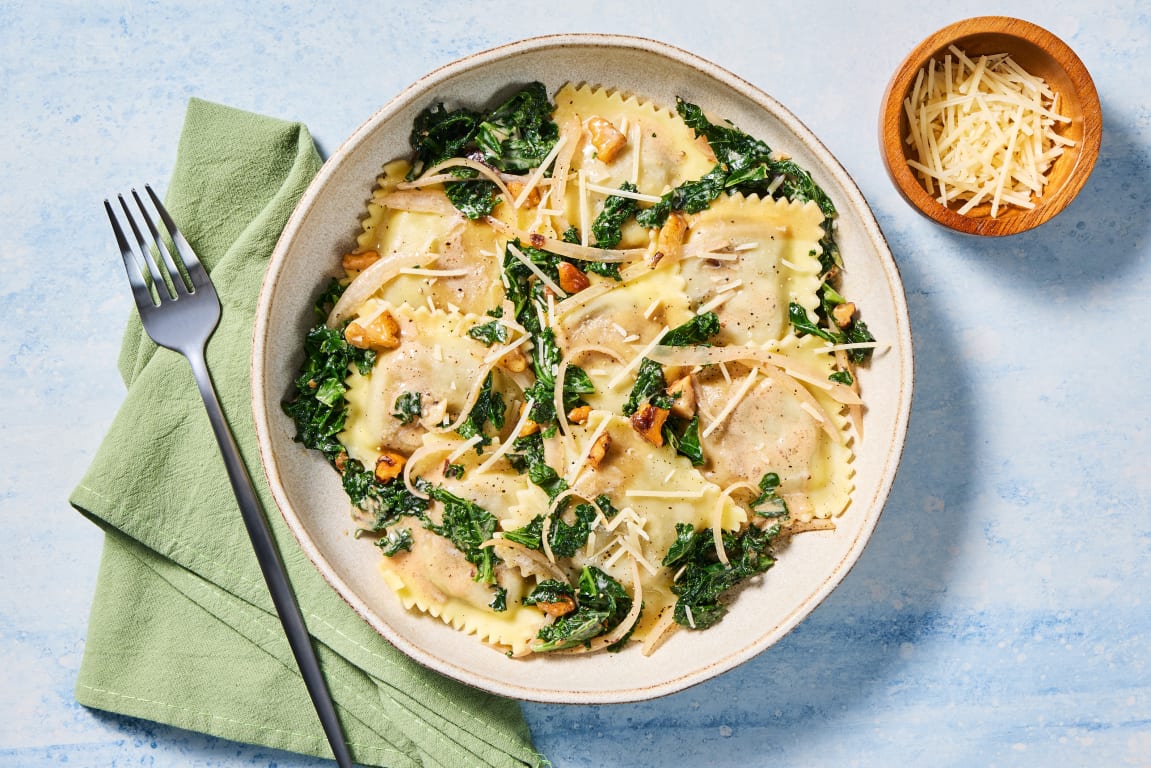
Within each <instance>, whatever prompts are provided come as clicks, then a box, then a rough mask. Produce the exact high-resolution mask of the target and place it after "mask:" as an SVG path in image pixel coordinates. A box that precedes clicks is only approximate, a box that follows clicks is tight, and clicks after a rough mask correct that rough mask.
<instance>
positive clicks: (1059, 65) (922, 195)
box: [879, 16, 1103, 236]
mask: <svg viewBox="0 0 1151 768" xmlns="http://www.w3.org/2000/svg"><path fill="white" fill-rule="evenodd" d="M879 128H880V145H881V148H882V150H883V151H882V159H883V162H884V165H885V166H886V168H887V172H888V174H889V175H890V176H891V179H892V181H893V182H894V183H895V186H896V188H897V189H898V190H899V192H900V193H901V194H902V195H903V197H904V198H905V199H906V200H907V202H908V203H910V204H911V205H912V206H913V207H914V208H916V209H917V210H918V211H919V212H920V213H922V214H923V215H924V216H927V217H928V218H930V219H933V220H934V221H936V222H938V223H940V224H943V225H944V226H947V227H949V228H951V229H954V230H956V231H959V232H964V233H967V234H975V235H992V236H999V235H1013V234H1018V233H1020V232H1024V231H1027V230H1029V229H1032V228H1034V227H1037V226H1039V225H1040V224H1042V223H1044V222H1046V221H1048V220H1049V219H1051V218H1052V217H1053V216H1055V215H1056V214H1058V213H1059V212H1060V211H1062V210H1063V209H1064V208H1066V207H1067V205H1069V204H1070V202H1071V201H1072V200H1073V199H1074V198H1075V196H1076V195H1077V194H1078V193H1079V191H1080V190H1081V189H1082V188H1083V185H1084V184H1085V183H1086V181H1087V177H1088V176H1089V175H1090V173H1091V169H1092V168H1093V166H1094V164H1095V160H1096V158H1097V157H1098V154H1099V146H1100V143H1101V136H1102V130H1103V119H1102V110H1101V109H1100V105H1099V95H1098V93H1097V92H1096V90H1095V84H1094V82H1093V81H1092V80H1091V75H1090V74H1089V73H1088V72H1087V69H1086V67H1085V66H1084V65H1083V62H1082V61H1080V60H1079V57H1078V56H1076V55H1075V52H1074V51H1072V50H1071V49H1070V48H1069V47H1068V46H1067V44H1066V43H1064V42H1063V41H1062V40H1060V39H1059V38H1057V37H1056V36H1055V35H1053V34H1051V33H1050V32H1048V31H1047V30H1045V29H1043V28H1041V27H1038V26H1036V25H1034V24H1031V23H1029V22H1026V21H1022V20H1020V19H1013V18H1009V17H1006V16H983V17H977V18H972V19H965V20H963V21H959V22H956V23H955V24H952V25H950V26H947V27H944V28H943V29H941V30H939V31H938V32H936V33H934V34H932V35H930V36H928V37H927V38H926V39H925V40H924V41H923V42H921V43H920V44H919V45H918V46H917V47H916V48H915V49H913V50H912V51H911V53H909V54H908V56H907V57H906V58H905V59H904V61H903V63H902V64H901V65H900V66H899V68H898V69H897V70H896V72H895V74H894V75H893V76H892V78H891V81H890V82H889V83H888V87H887V91H886V93H885V94H884V97H883V104H882V108H881V110H880V125H879Z"/></svg>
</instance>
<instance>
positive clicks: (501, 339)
mask: <svg viewBox="0 0 1151 768" xmlns="http://www.w3.org/2000/svg"><path fill="white" fill-rule="evenodd" d="M468 336H471V337H472V338H473V339H475V340H476V341H478V342H480V343H481V344H483V345H484V346H485V347H490V346H491V345H492V344H496V343H500V344H504V343H506V342H507V340H508V327H507V326H506V325H504V324H503V323H501V322H500V321H499V320H491V321H489V322H486V323H482V324H480V325H473V326H472V327H471V328H469V329H468Z"/></svg>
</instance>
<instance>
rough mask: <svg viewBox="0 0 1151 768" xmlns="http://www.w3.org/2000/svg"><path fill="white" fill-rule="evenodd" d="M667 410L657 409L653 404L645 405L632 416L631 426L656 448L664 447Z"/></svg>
mask: <svg viewBox="0 0 1151 768" xmlns="http://www.w3.org/2000/svg"><path fill="white" fill-rule="evenodd" d="M669 413H671V411H669V410H668V409H667V408H657V407H656V406H654V405H652V404H651V403H644V404H643V405H642V406H640V408H639V410H638V411H636V412H635V413H633V414H632V415H631V426H632V429H634V430H635V431H636V432H638V433H639V436H640V437H642V438H643V439H644V440H647V441H648V442H649V443H651V444H652V445H654V446H655V447H656V448H658V447H660V446H661V445H663V423H664V422H665V421H667V416H668V414H669Z"/></svg>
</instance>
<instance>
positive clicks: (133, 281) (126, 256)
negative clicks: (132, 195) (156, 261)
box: [104, 200, 156, 311]
mask: <svg viewBox="0 0 1151 768" xmlns="http://www.w3.org/2000/svg"><path fill="white" fill-rule="evenodd" d="M121 202H123V200H121ZM104 211H105V212H106V213H107V214H108V221H110V222H111V223H112V231H113V232H115V233H116V244H117V245H119V246H120V257H121V258H122V259H123V260H124V271H125V272H127V273H128V283H129V284H130V285H131V286H132V298H134V299H135V300H136V306H137V307H139V308H140V311H143V310H144V307H145V306H147V305H153V306H154V305H155V303H156V302H155V300H154V299H153V298H152V292H151V291H150V290H148V283H147V281H146V280H145V279H144V273H143V272H141V271H140V262H139V261H138V260H137V256H136V253H135V251H133V250H132V246H131V245H130V244H129V243H128V238H127V237H125V236H124V230H123V229H122V228H121V227H120V221H119V220H118V219H117V218H116V213H115V210H114V209H113V208H112V203H110V202H109V201H107V200H105V201H104ZM145 302H147V304H145Z"/></svg>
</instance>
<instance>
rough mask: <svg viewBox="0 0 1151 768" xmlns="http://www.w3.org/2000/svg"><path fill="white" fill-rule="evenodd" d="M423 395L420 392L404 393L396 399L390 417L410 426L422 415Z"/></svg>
mask: <svg viewBox="0 0 1151 768" xmlns="http://www.w3.org/2000/svg"><path fill="white" fill-rule="evenodd" d="M422 401H423V394H422V393H420V392H404V393H403V394H401V395H400V396H399V397H397V398H396V402H395V403H394V404H393V405H392V416H393V417H395V418H397V419H399V420H400V423H401V424H411V423H412V422H413V421H415V420H416V419H418V418H419V417H421V416H423V415H424V406H423V402H422Z"/></svg>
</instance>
